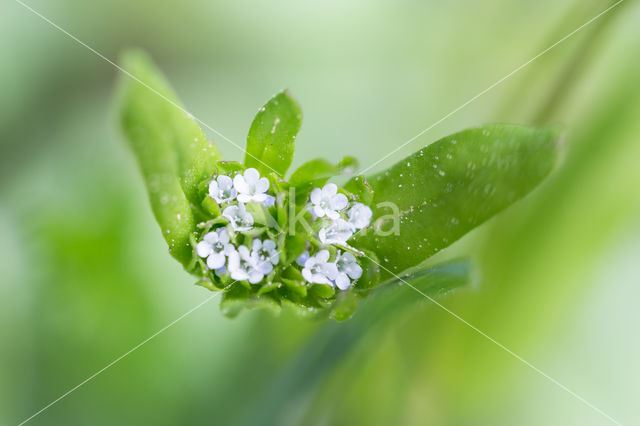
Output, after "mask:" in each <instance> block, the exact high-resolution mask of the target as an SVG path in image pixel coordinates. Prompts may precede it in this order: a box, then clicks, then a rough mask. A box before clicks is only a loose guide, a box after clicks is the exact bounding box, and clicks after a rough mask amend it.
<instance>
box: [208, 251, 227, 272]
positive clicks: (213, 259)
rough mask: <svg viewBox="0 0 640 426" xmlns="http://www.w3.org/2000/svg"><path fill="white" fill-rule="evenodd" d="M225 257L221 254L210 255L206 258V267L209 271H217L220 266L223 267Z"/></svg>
mask: <svg viewBox="0 0 640 426" xmlns="http://www.w3.org/2000/svg"><path fill="white" fill-rule="evenodd" d="M225 260H226V257H225V255H224V254H222V253H211V255H209V257H207V266H208V267H209V269H218V268H220V267H221V266H224V261H225Z"/></svg>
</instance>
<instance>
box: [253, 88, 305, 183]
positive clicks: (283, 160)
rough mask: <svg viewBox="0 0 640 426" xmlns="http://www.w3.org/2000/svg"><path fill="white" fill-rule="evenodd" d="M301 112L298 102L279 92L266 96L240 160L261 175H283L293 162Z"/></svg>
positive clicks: (286, 93) (285, 93)
mask: <svg viewBox="0 0 640 426" xmlns="http://www.w3.org/2000/svg"><path fill="white" fill-rule="evenodd" d="M301 122H302V111H301V110H300V107H299V106H298V103H297V102H296V101H295V100H294V99H293V98H292V97H291V96H290V95H289V92H287V91H286V90H285V91H282V92H280V93H278V94H277V95H275V96H274V97H273V98H271V99H269V102H267V103H266V104H265V105H264V106H263V107H262V108H260V110H259V111H258V114H256V117H255V118H254V119H253V123H251V128H250V129H249V135H248V136H247V149H246V153H245V157H244V163H245V165H246V166H247V167H254V168H256V169H258V171H260V173H261V174H262V175H266V174H269V173H271V172H275V173H276V174H277V175H278V176H280V177H283V176H284V174H285V173H286V172H287V170H288V169H289V166H291V162H292V161H293V151H294V148H295V142H296V135H297V134H298V131H299V130H300V124H301Z"/></svg>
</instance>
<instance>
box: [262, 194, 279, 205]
mask: <svg viewBox="0 0 640 426" xmlns="http://www.w3.org/2000/svg"><path fill="white" fill-rule="evenodd" d="M275 203H276V197H274V196H273V195H267V198H265V200H264V201H263V202H262V205H263V206H265V207H271V206H273V205H274V204H275Z"/></svg>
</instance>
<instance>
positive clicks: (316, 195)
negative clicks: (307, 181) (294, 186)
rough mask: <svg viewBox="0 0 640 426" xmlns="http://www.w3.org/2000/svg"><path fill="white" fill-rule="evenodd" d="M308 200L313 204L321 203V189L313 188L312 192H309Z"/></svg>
mask: <svg viewBox="0 0 640 426" xmlns="http://www.w3.org/2000/svg"><path fill="white" fill-rule="evenodd" d="M309 199H310V200H311V202H312V203H313V204H320V201H322V189H320V188H313V191H311V194H310V195H309Z"/></svg>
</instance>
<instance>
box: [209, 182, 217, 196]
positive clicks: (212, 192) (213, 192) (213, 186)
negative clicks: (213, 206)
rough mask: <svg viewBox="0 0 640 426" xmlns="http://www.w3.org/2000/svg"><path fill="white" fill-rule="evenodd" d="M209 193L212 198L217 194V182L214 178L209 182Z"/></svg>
mask: <svg viewBox="0 0 640 426" xmlns="http://www.w3.org/2000/svg"><path fill="white" fill-rule="evenodd" d="M209 195H210V196H211V197H213V198H215V197H217V196H218V182H216V181H215V180H212V181H211V182H209Z"/></svg>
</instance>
